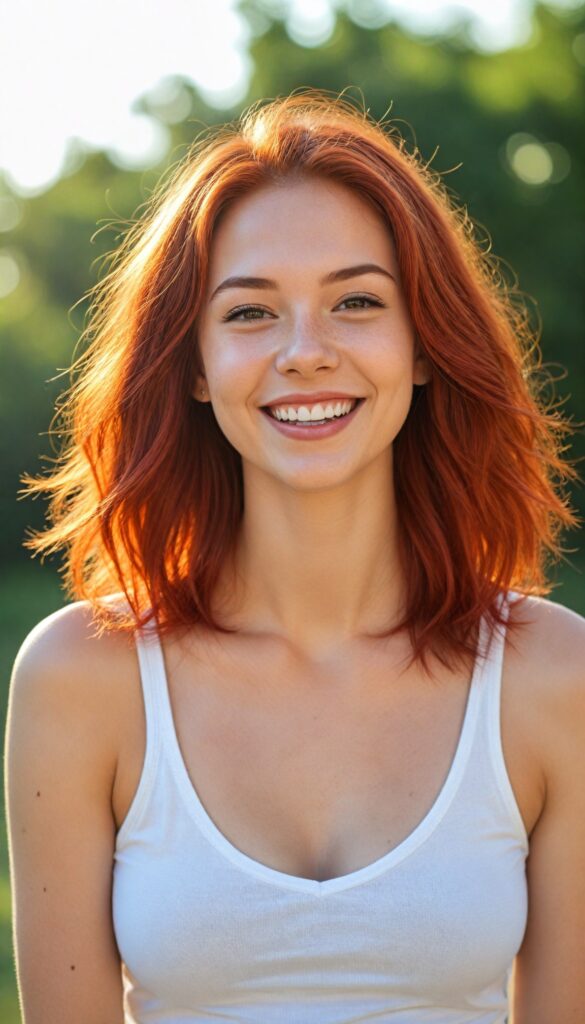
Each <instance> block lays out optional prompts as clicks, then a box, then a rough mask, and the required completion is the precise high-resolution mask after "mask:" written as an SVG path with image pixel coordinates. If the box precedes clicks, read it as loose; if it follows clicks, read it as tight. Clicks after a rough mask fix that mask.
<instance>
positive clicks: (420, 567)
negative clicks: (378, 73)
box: [24, 90, 577, 664]
mask: <svg viewBox="0 0 585 1024" xmlns="http://www.w3.org/2000/svg"><path fill="white" fill-rule="evenodd" d="M297 175H318V176H321V177H325V178H332V179H335V180H336V181H338V182H341V183H343V184H344V185H345V186H347V187H349V188H351V189H354V190H355V191H356V193H357V194H359V195H360V196H361V197H362V198H363V199H365V200H366V201H368V202H369V203H371V204H372V206H373V207H374V208H375V209H376V210H377V212H378V214H379V215H380V216H381V217H382V218H383V219H384V221H385V223H386V224H387V225H388V229H389V230H390V231H391V234H392V237H393V239H394V243H395V247H396V253H397V258H398V263H399V267H400V272H401V279H402V283H403V290H404V295H405V298H406V303H407V307H408V309H409V312H410V316H411V319H412V323H413V325H414V329H415V331H416V335H417V337H418V339H419V342H420V344H421V346H422V349H423V350H424V352H425V354H426V356H427V357H428V359H429V361H430V364H431V367H432V378H431V380H430V382H429V383H428V384H426V385H424V386H422V387H417V388H415V394H414V399H413V403H412V406H411V409H410V411H409V414H408V417H407V419H406V422H405V423H404V426H403V427H402V429H401V431H400V433H399V435H398V436H397V438H396V439H395V441H394V474H395V488H396V500H397V509H398V520H399V522H398V528H399V538H400V549H401V557H402V558H403V562H404V568H405V573H406V581H407V593H406V599H405V600H406V603H405V608H406V611H405V615H404V618H403V620H402V621H401V622H400V623H399V624H398V625H397V626H395V628H394V629H393V630H389V632H388V634H387V635H392V633H394V632H395V631H398V630H401V629H407V630H408V631H409V634H410V638H411V641H412V648H413V652H414V653H413V658H420V659H421V660H422V662H423V664H425V662H426V658H425V653H426V652H428V651H430V650H432V651H436V652H437V654H438V656H439V657H440V658H441V660H444V661H446V663H447V664H449V663H450V661H451V659H452V658H455V659H457V658H458V657H461V656H463V655H464V654H465V653H470V652H474V653H475V651H476V637H477V625H478V622H479V619H480V617H481V616H482V615H487V616H488V617H489V618H490V620H491V622H492V624H493V623H495V622H497V621H500V612H499V610H498V609H499V601H498V598H499V596H500V595H501V593H502V592H504V591H506V590H508V589H509V588H512V589H513V590H516V591H518V592H520V593H522V594H546V593H548V592H549V591H550V589H551V588H550V584H548V583H547V579H546V572H545V569H546V562H547V557H548V556H550V555H552V556H553V557H554V558H559V557H560V555H561V552H562V549H561V547H560V544H559V534H560V531H561V529H562V528H563V527H568V526H574V525H575V524H576V519H575V516H574V515H573V513H572V512H571V510H570V509H569V507H568V504H567V499H566V496H565V495H564V494H563V493H562V485H563V484H564V483H565V482H566V480H567V479H570V478H574V477H576V475H577V474H576V472H575V470H574V469H573V468H572V466H571V465H570V464H569V463H568V462H566V460H564V459H563V458H562V453H563V452H564V451H565V448H564V447H563V445H562V442H563V438H564V436H565V435H566V434H567V433H568V432H569V430H570V427H569V424H568V422H567V421H566V420H565V419H564V418H563V417H562V416H561V415H560V414H559V412H558V409H555V408H551V407H550V406H546V405H545V403H544V402H543V400H542V399H541V398H539V394H540V390H539V387H538V386H537V383H536V380H537V375H536V374H535V373H534V371H535V370H537V369H539V363H538V354H537V348H536V340H535V338H534V336H533V334H532V333H531V330H530V328H529V325H528V320H527V316H526V313H525V311H523V307H522V306H521V304H519V303H518V302H517V301H516V298H517V297H516V296H515V295H514V294H513V293H511V292H510V290H509V289H507V288H506V286H505V285H504V283H503V281H502V279H501V278H500V276H499V275H498V272H497V267H496V264H495V262H494V260H493V257H488V256H487V255H486V254H485V253H484V252H483V251H482V248H481V246H480V244H479V243H478V242H477V241H475V240H474V237H473V232H472V228H471V224H470V222H469V219H468V218H467V216H466V215H465V213H464V212H463V211H462V210H460V209H457V208H455V207H454V206H453V205H452V204H451V203H450V201H449V198H448V196H447V193H446V190H445V189H444V187H443V185H442V183H441V182H440V180H439V178H438V176H437V175H436V174H434V173H432V172H431V171H430V170H429V169H428V167H426V166H425V165H424V164H423V163H422V162H421V160H420V158H418V157H417V156H415V155H412V154H409V153H408V152H407V151H406V150H405V148H404V144H403V142H402V140H401V139H400V138H399V137H398V136H397V135H396V133H395V132H394V131H393V130H392V129H388V127H387V126H383V125H379V124H377V123H376V122H374V121H372V120H371V119H370V118H369V116H368V115H367V114H366V113H365V112H364V111H362V110H359V109H356V108H355V107H353V106H352V105H351V104H350V103H349V102H347V101H346V100H343V99H340V98H333V99H332V98H330V97H329V96H328V95H327V94H324V93H320V92H315V91H313V90H310V91H308V92H305V93H301V94H298V93H297V94H294V95H292V96H289V97H286V98H284V99H279V100H276V101H273V102H270V103H267V104H258V105H255V106H254V107H253V108H251V110H249V111H248V112H247V113H246V114H244V115H243V117H242V118H241V120H240V121H239V122H238V123H237V124H235V125H227V126H223V127H222V128H220V129H216V130H214V131H213V132H211V133H210V134H208V135H207V136H206V137H204V138H203V139H201V140H200V141H199V142H197V143H196V144H195V145H194V146H193V147H192V149H191V150H190V151H189V153H188V155H187V157H186V158H185V159H184V160H183V161H182V162H181V164H180V166H179V168H178V169H177V170H176V171H175V173H174V175H173V177H172V179H171V180H170V181H169V182H167V183H166V184H165V185H164V186H161V187H160V188H159V190H158V192H156V193H155V194H154V196H153V197H152V200H151V202H150V205H149V207H148V209H147V210H146V212H145V213H144V215H143V216H142V217H141V218H140V219H139V220H138V221H137V222H136V223H135V224H134V225H133V227H132V228H131V229H130V231H129V232H128V233H127V235H126V237H125V239H124V242H123V244H122V246H121V247H120V249H119V250H118V252H117V254H116V256H115V259H114V263H113V266H112V268H111V269H110V271H109V273H108V274H107V276H106V277H105V278H104V280H103V281H101V282H100V283H99V284H98V285H97V286H96V288H95V289H94V290H93V302H92V305H91V308H90V319H89V325H88V328H87V330H86V332H84V333H85V338H86V341H87V342H88V345H87V349H86V351H85V353H84V355H83V356H82V357H81V359H80V360H78V361H77V363H76V364H74V369H75V371H76V373H77V376H76V379H75V381H74V383H73V385H72V387H71V389H70V390H69V392H68V394H67V396H66V401H65V402H64V404H63V405H62V408H61V409H60V414H61V418H62V421H63V423H64V428H63V427H62V428H61V430H63V429H65V430H66V432H67V436H68V440H67V443H66V445H65V447H64V449H63V450H62V453H61V455H60V456H59V458H58V459H57V460H56V461H55V466H54V468H53V469H52V471H51V472H50V473H49V474H48V475H46V476H43V477H39V478H31V477H25V478H24V483H25V484H26V489H27V492H29V493H33V494H36V493H41V494H45V495H49V496H50V516H51V520H52V523H51V525H50V527H49V528H48V529H47V530H45V531H43V532H40V533H36V534H33V535H32V537H31V538H30V539H29V540H28V541H27V542H26V543H27V545H28V546H29V547H30V548H32V549H33V550H34V551H36V552H42V553H52V552H54V551H57V550H60V549H65V552H66V562H65V574H66V585H67V589H68V592H69V594H70V595H71V596H72V597H74V598H85V599H88V600H89V601H90V602H91V604H92V606H93V607H94V611H95V614H96V619H97V621H98V623H100V624H101V625H102V626H103V627H105V628H118V629H131V628H135V627H136V625H138V624H140V623H142V622H144V621H145V619H146V618H148V616H149V614H150V612H149V610H151V612H152V613H154V614H155V615H156V618H157V620H158V624H159V627H160V629H161V630H163V631H165V630H170V629H174V628H176V627H179V626H188V625H189V624H193V623H197V622H203V623H206V624H207V625H209V626H211V627H212V628H215V629H219V630H224V629H225V627H224V626H222V625H221V623H219V622H217V621H215V618H214V614H213V612H212V595H213V593H214V588H215V585H216V583H217V581H218V578H219V574H220V571H221V569H222V566H223V565H224V559H225V558H226V557H228V555H229V554H230V553H231V552H233V550H234V545H235V541H236V538H237V534H238V530H239V524H240V521H241V517H242V514H243V509H244V494H243V478H242V472H241V457H240V455H239V454H238V452H237V451H236V450H235V449H234V448H233V447H232V445H231V444H230V443H229V442H228V441H227V439H226V438H225V437H224V436H223V435H222V433H221V431H220V429H219V427H218V425H217V422H216V420H215V417H214V414H213V409H212V407H211V405H209V404H202V403H200V402H197V401H194V400H193V398H192V397H191V392H192V389H193V385H194V377H195V371H196V369H197V368H198V367H199V368H200V361H199V354H198V347H197V323H198V314H199V310H200V307H201V303H202V298H203V296H204V293H205V289H206V283H207V274H208V267H209V255H210V248H211V246H212V244H213V234H214V227H215V225H216V223H217V219H218V216H219V215H220V214H221V212H222V211H223V210H225V209H226V207H227V206H228V205H229V204H230V203H232V202H233V201H234V200H235V199H237V198H238V197H239V196H242V195H244V194H246V193H249V192H250V191H251V190H252V189H256V188H258V187H259V186H261V185H262V184H264V183H268V182H273V181H275V180H283V179H285V178H287V177H290V176H297ZM120 590H121V591H123V593H124V594H125V596H126V599H127V601H128V605H129V608H130V609H131V611H130V612H129V613H128V614H127V615H126V616H120V615H119V614H116V615H114V613H113V612H112V609H111V607H110V603H109V602H104V601H103V598H104V597H105V596H106V595H108V594H111V593H112V592H119V591H120Z"/></svg>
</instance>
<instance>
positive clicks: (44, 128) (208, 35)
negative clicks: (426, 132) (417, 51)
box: [0, 0, 585, 195]
mask: <svg viewBox="0 0 585 1024" xmlns="http://www.w3.org/2000/svg"><path fill="white" fill-rule="evenodd" d="M549 2H550V3H551V4H552V3H554V4H555V5H556V6H563V7H571V6H575V3H576V0H549ZM264 3H265V5H266V7H267V9H270V6H271V4H272V5H273V6H274V7H275V9H277V8H278V9H280V10H282V11H286V12H287V30H288V31H289V34H290V36H291V38H293V39H294V40H296V41H297V42H299V43H302V44H303V45H307V46H317V45H320V44H321V43H322V42H325V41H326V40H327V38H328V37H329V35H330V33H331V31H332V29H333V26H334V17H333V12H334V11H335V9H336V8H338V7H339V8H345V9H347V10H349V11H350V13H352V14H353V15H355V17H356V20H358V21H359V20H360V19H361V21H362V23H363V24H369V25H370V26H372V27H374V26H375V25H376V24H377V23H381V22H380V19H382V20H386V19H387V18H388V16H391V17H393V18H395V19H396V20H398V21H400V22H401V23H402V24H404V25H405V26H406V27H407V28H409V29H411V30H413V31H417V32H424V33H425V34H427V35H428V34H431V35H432V34H433V33H436V32H439V31H443V30H445V29H446V28H449V26H451V25H452V24H453V23H454V22H455V21H457V20H460V19H461V17H462V16H467V17H468V18H469V19H470V32H471V35H472V38H473V39H474V42H475V44H476V45H477V46H478V47H479V48H481V49H485V50H486V51H493V50H497V49H503V48H505V47H507V46H509V45H511V44H514V43H518V42H522V40H523V39H525V38H526V33H527V30H528V25H529V13H530V9H531V4H530V0H457V2H456V3H449V2H445V0H264ZM237 6H238V2H237V0H166V2H165V4H162V3H160V0H140V2H138V0H125V2H124V3H119V2H118V0H101V2H100V3H99V4H96V3H94V2H90V0H52V2H51V3H49V4H40V3H38V2H35V0H19V2H18V3H14V2H12V0H0V24H1V26H2V33H1V35H0V95H1V96H2V97H4V102H3V106H2V108H1V110H0V169H3V170H4V171H5V174H6V180H7V184H8V185H9V187H11V188H12V190H13V191H14V192H15V193H17V194H19V193H20V194H22V195H31V194H32V195H34V194H36V193H38V192H42V191H44V190H45V189H47V188H48V187H50V185H51V184H52V183H53V182H55V181H56V180H57V178H58V177H60V176H61V175H63V174H67V173H72V171H73V170H74V169H75V161H77V162H78V163H79V161H82V160H83V154H84V152H85V151H86V150H87V149H92V148H98V149H104V150H106V151H108V152H109V153H111V154H112V158H113V159H114V160H115V161H116V162H117V163H119V164H120V165H121V166H123V167H132V168H142V167H149V166H152V165H153V164H156V163H157V162H158V161H159V160H160V159H161V157H162V156H163V155H164V153H165V148H166V147H167V146H168V138H169V137H168V133H167V132H166V129H165V123H166V124H174V123H176V122H177V121H180V120H181V119H182V118H183V117H185V116H186V115H187V114H188V110H187V105H188V96H187V94H186V92H185V89H184V87H183V88H181V85H180V83H179V84H178V85H177V82H176V80H173V76H178V77H179V78H183V79H184V80H186V81H189V82H192V83H194V84H195V85H196V86H197V88H198V89H199V90H200V92H201V95H202V97H203V99H204V100H205V101H206V102H207V103H209V104H210V105H212V106H215V107H217V108H219V109H229V108H231V107H234V106H237V104H239V103H240V102H242V101H243V100H244V98H245V95H246V92H247V88H248V84H249V81H250V76H251V72H252V68H251V62H250V59H249V57H248V53H247V47H248V43H249V41H250V29H249V27H248V25H247V23H246V21H245V20H244V18H243V17H242V16H241V15H240V14H239V13H238V11H237ZM376 19H378V22H377V21H376ZM576 45H577V48H578V50H579V53H581V52H582V51H583V52H584V53H585V47H583V46H582V43H579V44H576ZM584 59H585V58H584ZM299 84H302V83H299ZM348 84H351V83H348ZM157 90H158V93H159V100H158V101H157V102H160V103H161V107H162V110H161V115H160V116H157V118H153V117H150V116H149V115H148V113H144V112H140V113H139V112H138V111H137V110H136V107H135V103H136V100H137V99H138V98H140V97H144V96H146V95H147V94H149V93H154V94H155V95H156V93H157ZM165 90H166V92H165ZM8 98H9V99H8ZM165 111H166V113H165ZM157 114H158V109H157ZM161 122H163V123H162V124H161ZM72 139H74V140H77V141H76V142H75V143H74V144H72V143H71V141H70V140H72Z"/></svg>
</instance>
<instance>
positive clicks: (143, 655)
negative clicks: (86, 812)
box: [118, 621, 166, 844]
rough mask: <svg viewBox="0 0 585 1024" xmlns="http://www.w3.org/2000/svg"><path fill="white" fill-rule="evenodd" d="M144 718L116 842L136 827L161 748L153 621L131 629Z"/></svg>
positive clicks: (158, 653) (161, 703) (160, 677)
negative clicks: (130, 794) (136, 777)
mask: <svg viewBox="0 0 585 1024" xmlns="http://www.w3.org/2000/svg"><path fill="white" fill-rule="evenodd" d="M134 644H135V648H136V654H137V657H138V667H139V670H140V683H141V689H142V699H143V703H144V716H145V721H146V747H145V751H144V760H143V764H142V773H141V775H140V781H139V783H138V788H137V790H136V792H135V794H134V799H133V801H132V803H131V805H130V809H129V811H128V813H127V815H126V817H125V819H124V821H123V823H122V825H121V827H120V829H119V831H118V844H120V843H121V842H123V841H124V839H125V838H126V836H127V835H130V833H131V832H132V831H133V830H134V829H135V828H137V827H138V825H139V823H140V820H141V818H142V815H143V813H144V811H145V810H146V807H147V804H148V800H149V797H150V794H151V791H152V789H153V786H154V783H155V779H156V773H157V768H158V764H159V761H160V754H161V749H162V731H163V724H164V711H165V693H164V691H165V689H166V676H165V670H164V661H163V653H162V648H161V645H160V640H159V637H158V632H157V629H156V624H155V623H154V621H151V622H149V623H148V624H147V625H146V626H143V627H142V628H141V629H136V630H135V631H134Z"/></svg>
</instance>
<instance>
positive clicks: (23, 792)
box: [5, 603, 124, 1024]
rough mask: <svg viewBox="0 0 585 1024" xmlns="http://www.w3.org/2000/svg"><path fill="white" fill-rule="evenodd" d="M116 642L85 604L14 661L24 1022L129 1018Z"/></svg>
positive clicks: (15, 868)
mask: <svg viewBox="0 0 585 1024" xmlns="http://www.w3.org/2000/svg"><path fill="white" fill-rule="evenodd" d="M117 646H118V647H119V643H118V645H116V643H115V642H114V643H112V641H111V639H110V638H109V637H107V636H106V637H102V638H96V637H95V636H92V626H91V616H90V614H89V612H88V609H87V607H86V605H85V604H81V603H79V604H75V605H70V606H69V607H67V608H65V609H62V610H61V611H60V612H57V613H55V615H52V616H49V618H48V619H45V620H43V622H41V623H39V625H38V626H36V627H35V629H34V630H33V631H32V633H30V634H29V636H28V637H27V639H26V640H25V642H24V644H23V645H22V647H21V649H20V651H19V654H18V657H17V659H16V662H15V667H14V672H13V677H12V681H11V687H10V695H9V705H8V719H7V728H6V739H5V768H6V781H5V795H6V808H7V821H8V839H9V855H10V874H11V884H12V895H13V935H14V944H15V956H16V970H17V978H18V986H19V994H20V999H21V1006H22V1013H23V1024H81V1022H83V1024H122V1022H123V1020H124V1013H123V1006H122V1000H123V995H122V979H121V964H120V956H119V953H118V949H117V946H116V941H115V936H114V930H113V924H112V911H111V887H112V871H113V853H114V844H115V823H114V819H113V815H112V808H111V793H112V785H113V781H114V775H115V770H116V763H117V749H118V748H117V742H118V734H117V732H116V728H118V729H119V724H118V726H116V719H117V716H116V705H115V699H116V697H115V685H116V682H119V679H120V676H119V675H118V672H117V671H115V670H114V671H112V669H113V668H114V664H113V662H112V654H114V655H116V650H117Z"/></svg>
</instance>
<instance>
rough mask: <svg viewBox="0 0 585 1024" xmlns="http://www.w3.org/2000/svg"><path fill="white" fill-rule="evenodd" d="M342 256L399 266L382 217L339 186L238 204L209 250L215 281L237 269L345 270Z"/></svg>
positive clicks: (291, 184) (274, 190) (308, 182)
mask: <svg viewBox="0 0 585 1024" xmlns="http://www.w3.org/2000/svg"><path fill="white" fill-rule="evenodd" d="M344 256H347V257H348V258H349V259H350V261H353V262H355V263H358V262H360V263H361V262H363V263H366V262H382V263H384V262H385V263H386V264H389V265H390V267H392V266H395V256H394V247H393V244H392V237H391V233H390V230H389V228H388V227H387V225H386V224H385V223H384V221H383V219H382V216H381V215H380V214H378V213H377V211H376V210H375V209H374V208H373V207H372V206H371V205H370V204H369V203H368V202H367V201H366V200H365V199H362V198H361V197H360V196H359V195H358V194H357V193H356V192H354V191H353V190H352V189H350V188H348V187H346V186H345V185H342V184H340V183H338V182H336V181H330V180H324V179H318V178H310V179H301V180H295V181H283V182H281V183H278V184H270V185H263V186H261V187H260V188H258V189H256V190H255V191H254V192H252V193H250V194H249V195H246V196H243V197H241V198H239V199H238V200H236V201H235V202H234V203H233V204H232V205H231V206H230V207H228V209H227V210H226V211H225V212H224V214H223V215H222V216H221V219H220V221H219V223H218V225H217V227H216V230H215V232H214V237H213V242H212V247H211V268H210V269H211V278H212V279H214V278H216V277H218V276H222V277H223V276H224V275H225V274H226V273H233V272H234V269H237V271H238V272H240V273H244V272H245V271H252V270H256V271H258V270H263V271H266V270H267V269H272V270H275V269H276V268H278V267H280V266H282V267H286V266H287V264H291V263H292V262H295V263H296V262H297V261H298V260H302V261H303V262H304V263H305V264H306V265H307V266H308V265H310V264H312V263H318V264H319V266H321V265H322V264H323V263H332V266H333V264H335V266H337V265H338V264H339V266H342V265H343V263H342V262H340V259H341V258H343V257H344ZM327 269H332V267H327Z"/></svg>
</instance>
